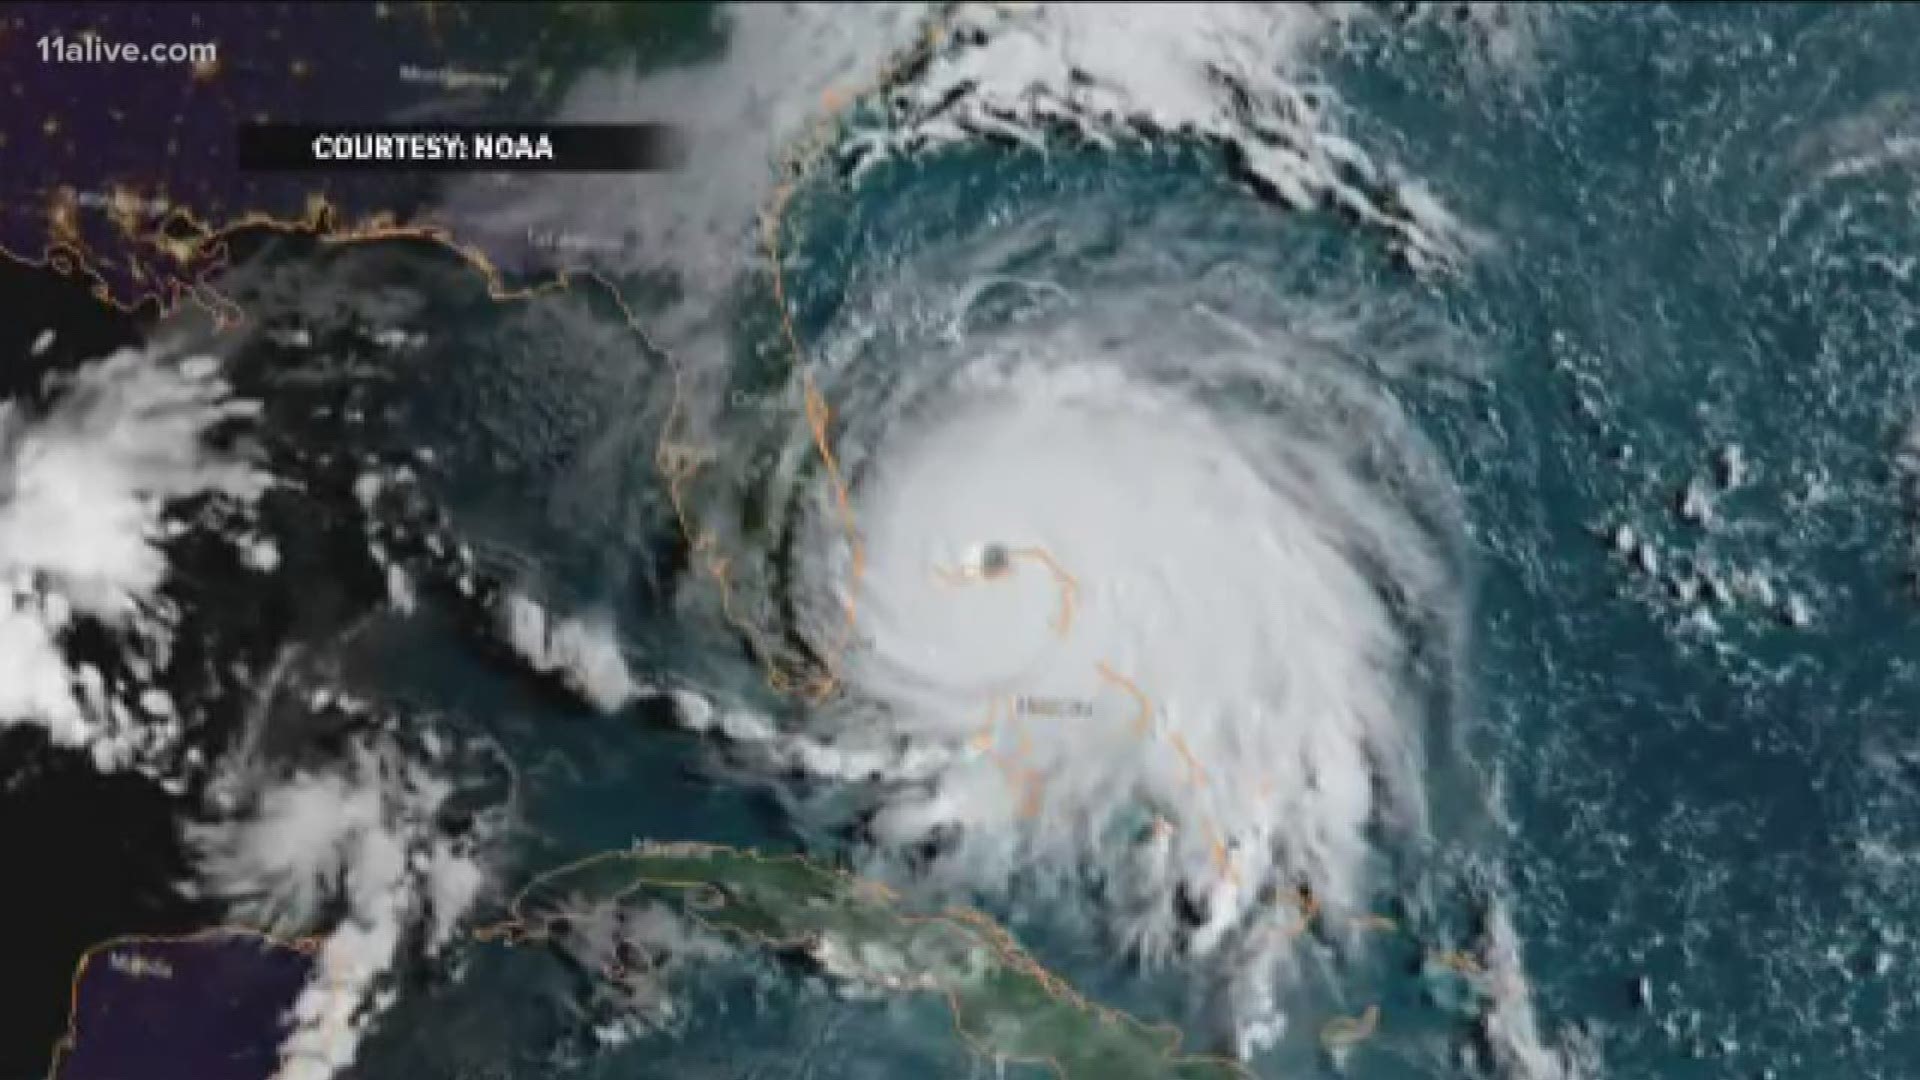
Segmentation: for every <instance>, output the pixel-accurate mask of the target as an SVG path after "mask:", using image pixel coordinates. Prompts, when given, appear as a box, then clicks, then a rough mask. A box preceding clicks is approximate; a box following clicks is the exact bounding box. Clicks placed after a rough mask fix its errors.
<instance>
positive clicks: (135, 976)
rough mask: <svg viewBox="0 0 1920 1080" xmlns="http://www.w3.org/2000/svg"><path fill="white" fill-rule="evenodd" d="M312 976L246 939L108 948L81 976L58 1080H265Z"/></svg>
mask: <svg viewBox="0 0 1920 1080" xmlns="http://www.w3.org/2000/svg"><path fill="white" fill-rule="evenodd" d="M312 968H313V960H312V958H311V956H310V955H309V954H307V953H305V952H303V951H301V950H299V949H296V948H294V947H291V946H289V945H285V944H281V943H278V942H275V941H271V940H269V939H265V938H261V937H258V936H255V935H253V934H246V933H235V934H227V933H212V934H206V935H195V936H192V937H188V938H180V939H174V940H139V939H135V940H128V941H125V942H120V943H114V944H109V945H106V946H103V947H101V948H99V949H97V950H95V951H94V952H93V953H92V954H90V955H89V956H88V957H87V961H86V965H85V967H84V968H83V969H82V970H81V972H80V975H79V977H78V980H77V984H76V986H75V990H74V996H75V1008H74V1012H75V1015H74V1023H73V1028H72V1032H71V1039H72V1042H71V1045H70V1046H67V1047H65V1048H64V1053H62V1054H61V1055H60V1056H59V1059H58V1061H57V1063H56V1066H55V1069H54V1072H53V1076H52V1080H265V1078H266V1077H268V1076H271V1075H272V1074H273V1072H274V1069H275V1068H276V1067H277V1066H278V1064H279V1053H280V1041H281V1039H282V1037H283V1036H284V1035H285V1033H286V1030H287V1026H288V1025H287V1023H286V1019H285V1018H286V1016H287V1012H288V1010H289V1009H290V1008H291V1007H292V1005H293V1003H294V1001H295V1000H296V999H297V998H298V997H299V994H300V990H301V987H302V986H304V985H305V984H306V981H307V977H308V976H309V975H310V974H311V973H312Z"/></svg>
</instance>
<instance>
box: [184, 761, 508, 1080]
mask: <svg viewBox="0 0 1920 1080" xmlns="http://www.w3.org/2000/svg"><path fill="white" fill-rule="evenodd" d="M452 791H453V787H452V785H451V784H449V783H448V782H447V781H445V780H442V779H440V778H438V777H436V776H434V775H433V774H431V773H430V772H429V771H428V770H427V768H426V767H425V766H423V765H421V764H419V763H418V762H415V761H411V760H407V759H405V758H403V757H402V755H401V753H400V751H399V750H398V748H397V747H395V746H393V745H391V744H384V743H383V744H380V745H375V746H369V745H359V746H356V747H355V748H354V749H353V750H352V751H351V752H350V753H349V754H347V755H346V756H345V757H344V758H343V759H342V760H341V761H339V762H338V763H336V764H333V765H330V766H328V767H326V768H323V769H316V770H308V771H302V772H298V773H295V774H293V775H291V776H288V777H285V778H283V779H280V780H277V781H273V782H271V783H269V784H268V785H267V786H265V787H264V788H263V789H262V790H260V792H259V793H258V795H257V797H256V798H255V799H254V800H253V802H252V805H251V808H250V810H249V811H248V812H246V813H244V814H243V815H242V816H240V817H238V818H236V819H234V820H230V821H221V822H215V823H210V824H199V825H193V826H190V827H189V828H188V830H187V835H188V840H189V842H190V844H191V845H192V847H193V848H194V850H195V853H196V861H197V867H196V868H197V870H198V882H197V884H195V885H194V886H193V887H192V889H191V891H192V892H194V893H196V894H203V895H208V896H213V897H224V898H230V899H231V900H232V901H233V909H234V912H235V914H236V915H237V916H238V917H240V918H243V919H247V920H250V921H253V922H256V923H258V924H260V925H262V926H264V927H265V928H267V929H269V930H271V931H273V932H275V933H278V934H284V935H294V934H307V933H313V932H316V931H320V930H322V929H323V927H322V926H321V924H322V923H323V921H325V920H326V919H328V918H329V912H330V911H331V910H333V909H334V908H335V906H336V905H337V907H338V908H339V909H342V910H344V915H342V916H340V917H339V919H338V921H337V922H336V923H335V924H334V925H332V926H331V927H330V928H324V936H323V938H322V943H321V945H320V951H319V954H318V957H317V969H316V972H315V974H314V977H313V979H312V980H311V982H310V983H309V984H308V985H307V987H306V989H305V990H304V991H302V993H301V995H300V997H299V999H298V1000H297V1001H296V1002H295V1004H294V1006H293V1008H292V1010H291V1020H292V1022H293V1031H292V1034H291V1035H290V1036H289V1037H288V1039H287V1041H286V1043H285V1044H283V1046H282V1048H281V1068H280V1071H279V1072H278V1073H277V1074H276V1080H327V1078H330V1077H333V1076H335V1075H337V1074H338V1073H339V1072H340V1071H341V1070H343V1069H345V1068H346V1067H347V1066H348V1065H350V1064H351V1063H352V1062H353V1059H354V1055H355V1053H356V1052H357V1050H358V1047H359V1043H360V1040H361V1038H362V1037H363V1036H364V1035H365V1033H366V1031H367V1028H368V1026H369V1025H370V1024H371V1023H372V1022H373V1020H374V1018H375V1017H376V1016H377V1014H378V1013H379V1012H380V1010H381V1008H382V1007H383V1005H384V998H383V997H382V996H380V995H377V994H376V993H375V991H376V986H377V983H378V982H379V980H380V979H381V978H382V976H383V975H384V974H386V973H387V972H389V971H390V970H391V969H392V968H393V967H394V965H395V964H396V963H397V962H398V961H399V960H400V959H401V957H402V953H403V949H404V946H405V945H406V943H407V942H408V941H409V940H410V939H413V938H414V937H415V935H418V940H419V941H420V943H421V947H422V948H423V949H424V950H425V952H426V953H427V955H429V956H431V955H434V954H436V953H438V952H439V951H440V950H441V949H443V948H444V947H445V946H446V945H447V944H448V943H449V942H450V941H452V940H453V936H454V932H455V930H456V929H457V927H458V925H459V922H460V920H461V919H462V918H463V917H464V916H465V915H466V913H467V912H468V911H469V910H470V909H471V908H472V906H473V903H474V901H475V899H476V898H477V896H478V895H479V893H480V891H481V889H482V887H483V886H484V884H485V881H486V875H485V871H484V869H483V867H482V865H481V863H480V861H479V858H478V856H477V855H476V854H475V852H474V850H473V841H471V840H463V839H461V838H456V837H453V836H449V835H447V834H446V833H445V832H444V831H443V830H442V829H441V827H440V825H439V824H438V816H439V812H440V809H441V807H442V806H443V805H444V803H445V802H446V799H447V798H448V796H449V795H450V794H452ZM483 824H484V823H483Z"/></svg>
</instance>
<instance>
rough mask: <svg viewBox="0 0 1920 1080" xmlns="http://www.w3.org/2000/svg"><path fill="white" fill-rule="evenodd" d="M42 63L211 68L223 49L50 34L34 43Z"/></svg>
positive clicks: (208, 43)
mask: <svg viewBox="0 0 1920 1080" xmlns="http://www.w3.org/2000/svg"><path fill="white" fill-rule="evenodd" d="M34 44H35V45H37V46H39V49H40V60H41V62H42V63H49V64H143V63H144V64H194V65H208V64H213V63H217V62H218V61H219V59H220V46H219V44H218V43H216V42H212V41H194V42H180V41H162V42H156V43H154V44H152V45H139V44H135V43H134V42H130V41H107V40H105V39H103V38H101V37H99V36H98V35H95V34H81V35H80V36H78V37H72V38H70V37H67V36H66V35H64V34H49V35H46V36H44V37H42V38H40V39H39V40H38V41H36V42H35V43H34Z"/></svg>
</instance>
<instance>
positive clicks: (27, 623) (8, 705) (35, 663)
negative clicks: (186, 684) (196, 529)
mask: <svg viewBox="0 0 1920 1080" xmlns="http://www.w3.org/2000/svg"><path fill="white" fill-rule="evenodd" d="M217 372H218V364H217V362H216V361H214V360H213V359H211V358H208V357H192V358H188V359H184V360H181V359H177V358H171V357H168V356H165V355H163V354H162V353H161V352H160V351H158V350H139V349H125V350H122V351H120V352H117V353H114V354H113V355H111V356H109V357H106V358H105V359H101V360H96V361H94V362H92V363H90V364H88V365H86V366H84V367H82V368H80V369H79V370H78V371H76V372H74V373H72V374H71V375H70V376H67V377H66V378H64V379H63V380H61V381H60V382H59V383H58V384H56V385H54V386H52V387H50V388H49V390H50V394H49V397H50V398H51V403H50V404H49V405H48V406H47V407H46V408H44V409H42V410H34V409H30V408H28V407H27V406H26V405H24V404H22V403H20V402H16V401H9V402H0V723H31V724H38V725H40V726H41V727H43V728H44V729H45V730H46V731H47V733H48V735H49V736H50V737H51V738H52V739H53V740H54V741H55V742H56V743H59V744H61V745H65V746H74V747H87V748H90V749H91V750H92V751H93V753H94V758H95V761H96V762H97V763H98V764H99V765H100V767H102V768H117V767H124V766H127V765H129V764H134V763H137V762H138V761H139V760H141V758H142V757H143V756H144V755H145V753H146V752H147V751H149V750H152V749H154V748H155V743H156V739H155V738H154V734H155V732H154V731H153V730H142V728H141V725H139V724H138V723H137V722H136V715H137V714H139V713H151V712H152V710H150V709H146V708H143V707H142V705H143V699H144V704H158V703H160V699H158V698H155V697H154V696H153V694H154V691H152V690H151V689H150V688H134V689H133V690H132V691H131V694H132V696H131V698H130V700H119V699H115V698H110V697H109V695H108V694H107V693H106V692H105V688H104V686H103V684H102V683H101V682H100V679H99V675H98V673H97V672H93V673H91V674H89V672H90V670H91V669H86V668H83V667H79V666H77V665H74V664H72V663H71V662H70V661H69V659H68V658H67V656H66V655H65V653H64V652H63V649H62V645H61V642H62V638H63V635H64V634H65V633H66V631H67V630H68V628H69V627H70V626H71V625H72V623H73V622H74V620H76V619H77V618H82V617H84V618H90V619H93V620H96V621H98V622H99V623H101V624H102V625H104V626H106V627H107V628H108V629H109V630H111V631H113V632H114V633H115V635H116V637H117V638H118V639H119V640H122V641H126V642H139V643H140V644H141V645H142V646H143V648H144V649H145V650H146V651H147V652H148V653H149V655H157V656H159V657H160V658H162V659H164V656H165V655H166V651H167V648H168V646H169V644H170V642H171V628H172V620H173V614H174V613H173V612H171V611H170V610H169V609H168V607H167V606H166V605H165V604H164V602H162V600H161V598H160V595H159V594H160V590H161V586H162V585H163V583H164V582H165V580H166V578H167V575H168V572H169V568H168V565H167V556H166V552H165V550H164V548H163V546H162V544H163V541H164V540H165V539H167V538H168V536H169V535H170V534H171V532H172V531H176V530H178V529H179V528H180V527H181V526H180V525H179V524H178V523H176V522H170V521H169V520H168V516H167V515H168V511H169V509H170V508H173V507H176V506H177V505H178V504H179V503H180V502H181V501H182V500H186V499H190V498H194V497H201V496H217V497H222V498H225V499H227V500H230V501H232V502H234V503H237V504H239V505H241V506H246V505H250V504H251V503H252V502H253V501H254V500H256V499H257V498H258V497H259V495H260V494H261V492H263V491H264V490H265V489H266V488H267V487H268V486H269V485H270V484H271V482H272V480H271V478H270V477H269V476H268V474H267V473H265V472H264V471H262V470H261V469H260V468H259V467H258V466H257V465H255V464H254V463H253V462H251V461H248V460H246V459H245V457H244V456H242V455H239V454H237V453H234V452H232V451H230V450H225V449H220V448H217V447H215V446H214V445H213V444H212V443H210V442H209V439H208V436H209V433H210V432H211V431H213V430H214V429H216V428H218V427H220V426H222V425H225V424H227V423H229V422H233V421H244V420H249V419H251V418H253V417H255V416H257V415H258V405H257V404H256V403H253V402H247V401H242V400H239V399H237V398H235V397H234V395H233V392H232V388H231V387H230V386H229V385H228V384H227V382H226V381H225V380H224V379H222V378H220V377H219V376H218V374H217ZM161 711H162V712H163V713H164V714H165V715H162V716H160V717H157V718H154V719H159V720H161V721H163V722H164V721H165V720H168V719H171V712H172V710H171V709H170V708H165V709H163V710H161ZM150 718H151V717H150ZM165 741H166V740H158V742H161V743H164V742H165Z"/></svg>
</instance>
